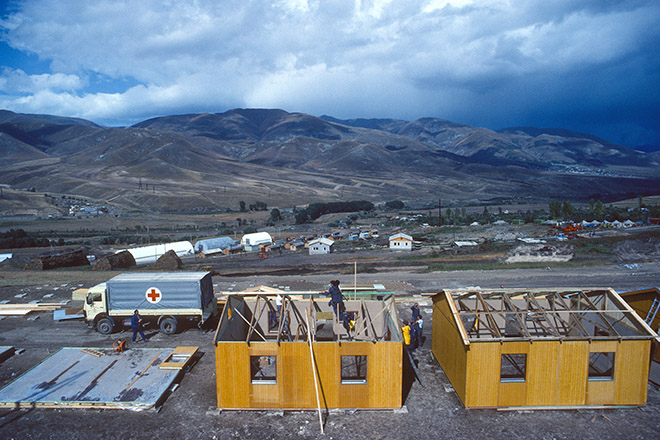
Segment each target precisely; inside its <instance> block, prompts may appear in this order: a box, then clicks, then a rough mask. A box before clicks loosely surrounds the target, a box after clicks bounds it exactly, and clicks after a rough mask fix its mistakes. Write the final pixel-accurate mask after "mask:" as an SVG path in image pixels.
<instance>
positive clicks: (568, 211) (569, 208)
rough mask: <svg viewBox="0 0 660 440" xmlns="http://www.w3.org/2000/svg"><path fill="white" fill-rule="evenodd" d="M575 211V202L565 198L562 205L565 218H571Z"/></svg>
mask: <svg viewBox="0 0 660 440" xmlns="http://www.w3.org/2000/svg"><path fill="white" fill-rule="evenodd" d="M574 212H575V208H574V207H573V204H572V203H571V202H569V201H568V200H565V201H564V203H562V205H561V213H562V215H563V216H564V220H568V219H570V218H571V216H572V215H573V213H574Z"/></svg>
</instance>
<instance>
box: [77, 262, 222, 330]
mask: <svg viewBox="0 0 660 440" xmlns="http://www.w3.org/2000/svg"><path fill="white" fill-rule="evenodd" d="M83 310H84V313H85V320H86V321H87V324H88V326H89V327H90V328H96V330H97V331H98V332H99V333H101V334H104V335H108V334H110V333H112V332H113V331H114V330H115V329H116V328H119V327H120V326H121V325H125V321H127V320H129V319H130V317H131V316H133V312H134V311H135V310H139V312H140V316H141V317H142V319H143V322H144V323H145V324H155V325H156V326H157V327H159V328H160V331H161V332H162V333H164V334H166V335H171V334H173V333H176V331H177V328H179V325H180V324H181V323H182V322H185V321H196V322H197V325H198V327H200V328H201V326H202V325H203V324H204V322H206V321H207V320H208V319H209V318H210V317H211V316H213V315H215V314H217V311H218V305H217V301H216V299H215V295H214V294H213V282H212V280H211V272H143V273H123V274H121V275H117V276H116V277H114V278H112V279H110V280H108V281H106V282H105V283H101V284H98V285H96V286H94V287H92V288H90V289H89V291H88V294H87V297H86V300H85V304H84V307H83ZM128 325H130V324H128Z"/></svg>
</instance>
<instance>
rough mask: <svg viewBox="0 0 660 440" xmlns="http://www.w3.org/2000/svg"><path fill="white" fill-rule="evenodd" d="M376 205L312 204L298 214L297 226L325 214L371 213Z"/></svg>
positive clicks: (364, 201) (360, 203)
mask: <svg viewBox="0 0 660 440" xmlns="http://www.w3.org/2000/svg"><path fill="white" fill-rule="evenodd" d="M373 209H374V204H373V203H371V202H368V201H366V200H354V201H351V202H331V203H312V204H310V205H309V206H308V207H307V208H305V209H303V210H302V211H299V212H297V213H296V215H295V218H296V224H297V225H301V224H304V223H307V222H310V221H314V220H316V219H317V218H319V217H321V216H322V215H325V214H333V213H338V212H360V211H371V210H373Z"/></svg>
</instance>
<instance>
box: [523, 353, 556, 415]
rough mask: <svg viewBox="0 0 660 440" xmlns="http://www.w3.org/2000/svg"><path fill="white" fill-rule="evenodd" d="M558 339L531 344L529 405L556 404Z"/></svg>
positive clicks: (528, 370) (529, 356)
mask: <svg viewBox="0 0 660 440" xmlns="http://www.w3.org/2000/svg"><path fill="white" fill-rule="evenodd" d="M558 350H559V342H558V341H538V342H534V343H532V344H529V353H528V354H527V396H526V401H527V403H526V404H527V405H529V406H542V405H555V404H556V400H555V392H556V388H557V356H558Z"/></svg>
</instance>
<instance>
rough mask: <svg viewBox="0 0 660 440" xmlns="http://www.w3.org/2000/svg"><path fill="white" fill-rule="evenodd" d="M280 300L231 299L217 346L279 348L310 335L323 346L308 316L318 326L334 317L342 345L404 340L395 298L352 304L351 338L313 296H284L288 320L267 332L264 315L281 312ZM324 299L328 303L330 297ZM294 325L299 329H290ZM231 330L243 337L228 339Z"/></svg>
mask: <svg viewBox="0 0 660 440" xmlns="http://www.w3.org/2000/svg"><path fill="white" fill-rule="evenodd" d="M276 297H277V294H268V293H260V294H257V295H254V294H252V295H245V296H244V295H239V294H236V295H231V296H230V297H228V300H227V303H226V305H225V310H224V311H223V313H222V315H221V317H220V322H219V323H218V328H217V329H216V332H215V336H214V343H216V344H217V343H221V342H223V341H230V340H231V341H232V342H236V341H242V342H245V343H246V344H248V345H250V344H251V343H254V342H276V343H277V344H278V345H279V344H280V343H281V342H305V341H307V339H308V335H309V336H311V340H312V341H313V342H319V341H318V340H317V334H316V325H312V326H311V328H310V326H309V324H308V323H307V322H308V321H307V319H306V318H305V316H309V317H310V318H311V321H312V322H317V320H319V319H325V318H326V317H327V316H328V315H330V314H331V315H332V316H333V317H334V319H333V334H334V335H333V337H334V341H335V342H336V343H338V344H341V343H345V342H349V341H359V342H365V341H367V342H373V343H377V342H379V341H383V340H390V341H392V340H394V341H396V340H403V339H402V335H401V331H400V328H399V324H398V314H397V311H396V303H395V299H394V295H387V296H386V297H385V298H384V299H383V300H379V301H375V300H374V301H366V300H364V299H361V300H360V301H351V302H350V303H349V304H350V305H351V311H355V312H356V313H357V315H356V316H355V320H354V329H353V331H352V332H351V333H350V334H349V333H348V332H346V331H345V330H344V329H343V326H342V323H341V322H340V321H338V320H337V318H336V316H334V313H333V312H332V309H331V308H330V307H329V306H327V305H326V304H325V303H324V301H322V302H321V303H319V302H317V301H316V300H315V298H314V297H313V296H310V297H309V298H308V299H304V300H294V299H292V298H290V297H289V296H287V295H280V298H281V301H282V304H281V309H280V313H281V316H282V317H284V319H278V324H277V329H276V331H273V330H272V329H270V330H269V329H266V331H264V329H263V328H262V325H263V322H264V318H263V315H264V312H265V311H267V310H268V311H269V312H274V311H277V307H276V306H275V305H274V301H275V299H276ZM321 299H322V300H326V297H322V298H321ZM376 303H380V305H379V306H377V304H376ZM355 304H357V305H358V306H357V310H355ZM376 310H377V311H376ZM317 316H323V318H317ZM266 319H268V318H266ZM328 319H329V318H328ZM266 322H268V321H266ZM291 324H293V325H294V326H296V328H295V329H292V328H290V325H291ZM230 326H233V327H234V330H236V329H239V330H238V331H237V333H238V334H240V335H242V336H240V338H239V337H238V336H233V337H232V339H225V334H226V333H228V332H229V327H230Z"/></svg>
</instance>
